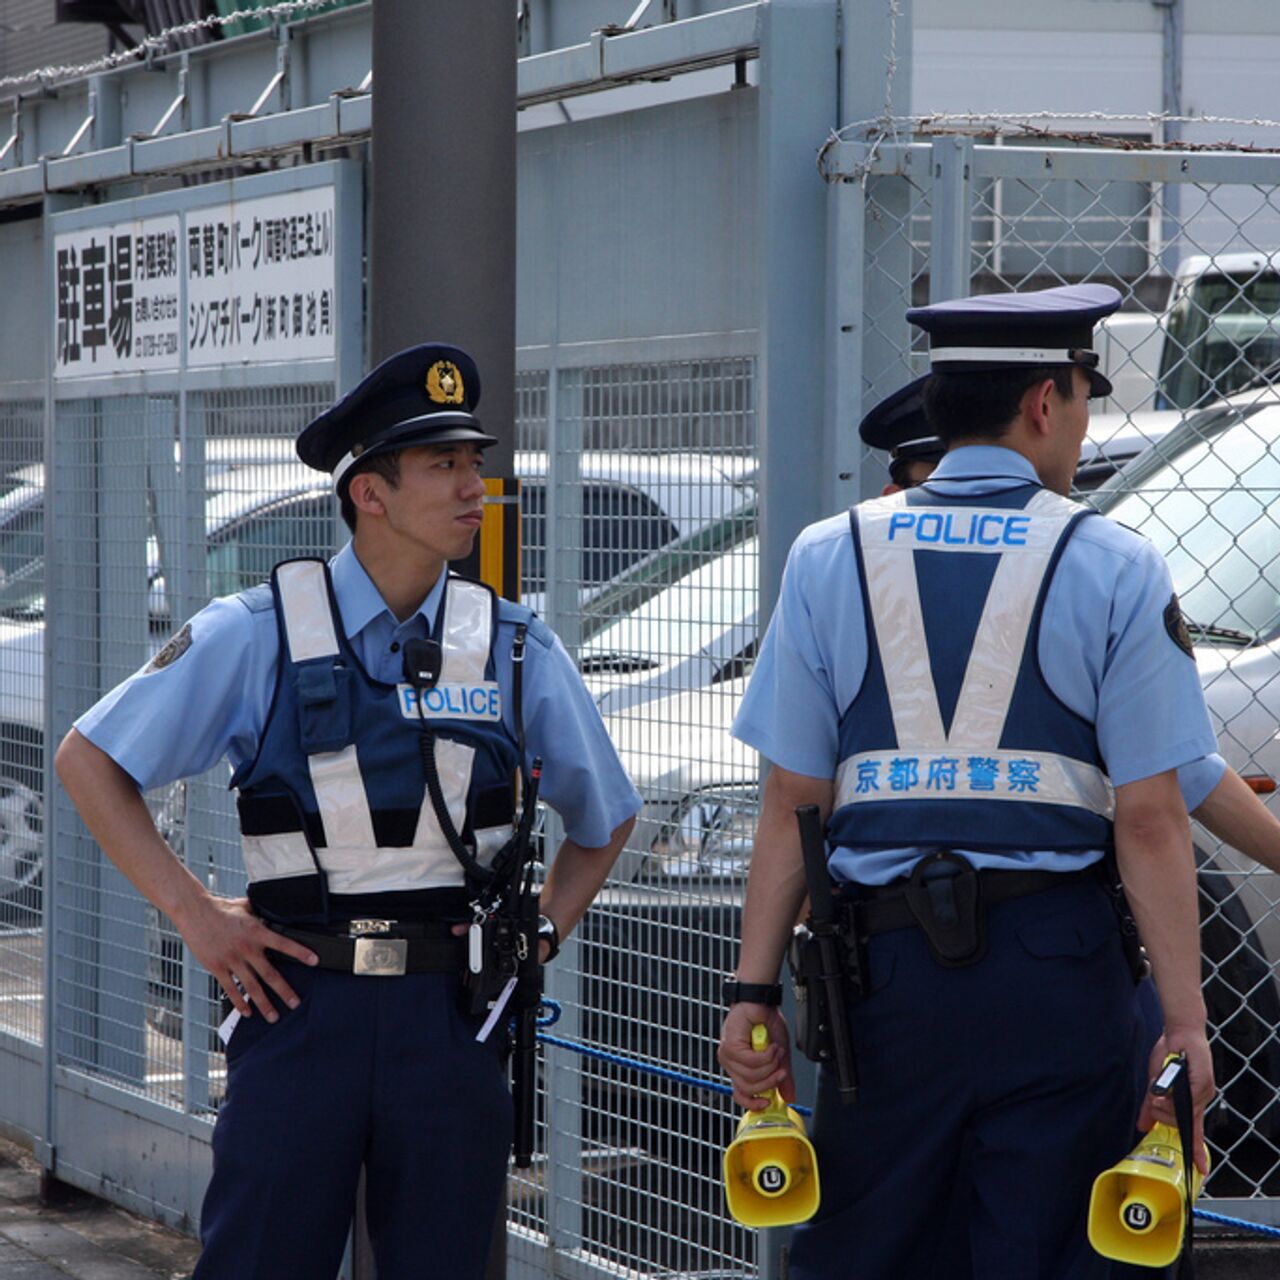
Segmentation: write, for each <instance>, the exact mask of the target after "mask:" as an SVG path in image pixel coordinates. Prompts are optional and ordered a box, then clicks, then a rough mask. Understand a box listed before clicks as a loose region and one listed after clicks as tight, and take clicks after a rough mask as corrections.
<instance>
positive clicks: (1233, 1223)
mask: <svg viewBox="0 0 1280 1280" xmlns="http://www.w3.org/2000/svg"><path fill="white" fill-rule="evenodd" d="M1193 1212H1194V1213H1195V1215H1196V1217H1197V1218H1203V1219H1204V1220H1205V1221H1206V1222H1217V1223H1220V1224H1221V1225H1223V1226H1225V1227H1243V1228H1244V1229H1245V1230H1246V1231H1256V1232H1257V1233H1258V1234H1259V1235H1260V1236H1273V1237H1275V1238H1276V1239H1277V1240H1280V1227H1267V1226H1263V1224H1262V1223H1261V1222H1246V1221H1245V1219H1243V1218H1228V1217H1227V1215H1226V1214H1225V1213H1214V1212H1213V1211H1212V1210H1211V1209H1195V1210H1193Z"/></svg>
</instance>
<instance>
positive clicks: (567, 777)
mask: <svg viewBox="0 0 1280 1280" xmlns="http://www.w3.org/2000/svg"><path fill="white" fill-rule="evenodd" d="M330 569H331V572H332V577H333V589H334V595H335V597H336V598H337V601H338V608H339V611H340V613H341V614H342V621H343V628H344V630H345V632H346V636H347V639H348V641H349V642H350V643H351V645H352V646H353V647H354V649H355V651H356V654H357V656H358V657H359V659H360V661H361V662H362V663H363V665H364V667H365V669H366V670H367V671H368V672H369V673H370V674H371V675H372V676H373V677H374V678H375V679H378V680H383V681H387V682H390V683H394V682H395V681H397V680H398V679H400V678H401V672H402V670H403V653H402V651H403V648H404V644H405V642H406V641H407V640H411V639H415V638H422V637H425V636H426V635H427V634H428V632H429V630H430V625H429V620H430V619H432V618H434V617H435V616H436V613H437V612H438V610H439V606H440V602H441V598H442V595H443V591H444V576H443V575H441V577H440V579H439V580H438V581H437V583H436V584H435V586H434V587H433V588H432V590H431V591H430V592H429V593H428V595H427V597H426V599H425V600H424V601H423V602H422V604H421V606H420V607H419V608H418V609H417V611H416V612H415V613H414V614H413V615H412V616H411V617H409V618H408V619H407V620H406V621H404V622H399V621H397V619H396V618H395V616H394V615H393V614H392V612H391V610H390V609H389V608H388V607H387V605H386V603H385V601H383V599H382V597H381V595H380V594H379V593H378V590H377V587H376V586H375V585H374V583H373V581H372V579H371V578H370V577H369V575H368V574H367V573H366V572H365V570H364V567H363V566H362V565H361V563H360V560H359V558H358V557H357V555H356V553H355V550H354V548H353V547H352V546H351V544H348V545H347V546H346V547H344V548H343V549H342V550H341V551H340V552H339V553H338V554H337V555H336V556H335V557H334V559H333V560H332V561H331V562H330ZM528 617H529V614H528V611H527V610H520V609H518V608H516V607H515V606H512V605H509V604H506V603H505V602H503V603H501V604H500V606H499V624H498V639H497V646H496V647H497V653H498V656H499V661H498V663H497V676H498V684H499V687H500V689H501V691H502V705H503V708H504V711H503V717H504V720H505V721H506V723H507V728H508V730H509V731H510V732H511V733H512V735H513V736H514V735H515V724H514V722H513V720H512V699H511V683H512V668H511V663H510V662H509V661H503V660H502V657H503V655H506V654H509V653H510V650H511V643H512V641H513V639H514V636H515V627H516V623H517V622H518V621H520V620H522V619H526V618H528ZM187 628H189V631H188V630H187ZM184 632H185V636H184ZM178 634H179V637H183V638H182V639H181V640H179V641H178V644H177V646H174V644H173V642H171V645H170V648H171V649H173V648H175V647H177V648H180V649H181V652H179V653H178V654H177V656H176V657H174V658H173V659H172V660H170V661H168V662H167V663H164V664H163V665H158V664H157V663H156V662H155V661H154V660H153V662H151V663H148V664H147V665H146V666H145V667H143V668H142V670H141V671H139V672H137V673H136V674H134V675H132V676H130V677H129V679H127V680H125V681H124V682H123V683H122V684H120V685H118V686H117V687H116V688H115V689H113V690H112V691H111V692H110V693H108V694H107V695H106V696H105V697H104V698H102V700H101V701H99V702H98V703H97V704H96V705H95V706H93V707H91V708H90V709H89V710H88V711H86V712H85V713H84V715H82V716H81V717H80V718H79V719H78V720H77V721H76V725H75V727H76V728H77V729H78V730H79V731H80V733H81V734H83V735H84V736H85V737H86V738H88V739H89V741H90V742H92V743H93V744H94V745H95V746H97V747H99V748H101V749H102V750H103V751H105V752H106V753H107V755H109V756H111V758H112V759H113V760H115V762H116V763H117V764H118V765H120V767H121V768H122V769H124V770H125V771H126V772H127V773H128V774H130V775H131V776H132V778H133V779H134V781H135V782H137V784H138V786H139V787H141V788H143V789H144V790H145V789H148V788H151V787H156V786H162V785H164V784H165V783H168V782H173V781H175V780H176V779H178V778H187V777H194V776H196V775H198V774H201V773H204V772H205V771H206V770H207V769H210V768H212V767H213V766H214V765H216V764H217V763H218V762H219V761H220V760H221V759H223V758H224V757H225V758H226V759H227V761H228V762H229V764H230V766H231V769H232V771H234V770H235V769H236V768H238V767H239V766H240V765H241V764H243V763H245V762H247V761H251V760H253V759H254V758H255V757H256V755H257V751H258V743H259V741H260V738H261V735H262V731H263V729H264V727H265V725H266V723H267V718H268V715H269V714H270V709H271V700H272V693H273V690H274V688H275V679H276V661H277V657H278V654H279V637H278V631H277V623H276V614H275V609H274V606H273V602H272V597H271V594H270V591H269V589H268V588H265V587H259V588H255V589H253V590H252V591H249V592H245V593H243V594H241V595H239V596H227V597H223V598H220V599H217V600H214V601H213V602H212V603H210V604H209V605H207V606H206V607H205V608H204V609H202V610H201V611H200V612H199V613H198V614H196V615H195V617H193V618H192V619H191V620H190V622H189V623H188V624H187V627H186V628H183V631H182V632H179V633H178ZM528 640H529V643H528V644H527V646H526V650H525V670H524V677H523V681H524V686H523V691H522V698H523V704H524V721H525V742H526V754H527V761H529V760H532V759H533V758H534V757H535V756H541V757H542V761H543V771H542V782H541V789H540V793H539V794H540V796H541V798H542V799H544V800H545V801H546V802H547V803H548V804H549V805H550V806H551V807H552V808H553V809H555V810H556V812H557V813H559V814H560V816H561V818H562V819H563V821H564V827H565V834H566V835H568V837H569V838H570V839H571V840H573V841H574V842H575V843H577V844H580V845H583V846H584V847H586V848H599V847H601V846H603V845H605V844H607V843H608V842H609V838H610V836H611V834H612V832H613V831H614V830H615V828H617V827H618V826H619V825H620V824H621V823H622V822H624V821H625V820H626V819H627V818H629V817H631V816H633V815H634V814H635V813H636V812H638V810H639V808H640V797H639V795H638V794H637V793H636V790H635V788H634V787H633V786H632V784H631V780H630V779H629V778H628V777H627V774H626V771H625V769H624V768H623V766H622V763H621V761H620V760H619V759H618V754H617V752H616V750H615V749H614V747H613V743H612V742H611V741H610V739H609V735H608V733H607V732H606V730H605V727H604V724H603V722H602V721H601V719H600V713H599V712H598V711H597V709H596V706H595V703H594V702H593V701H592V699H591V695H590V694H589V693H588V692H587V689H586V687H585V686H584V685H583V683H582V679H581V677H580V676H579V674H578V671H577V669H576V668H575V667H574V665H573V662H572V660H571V659H570V658H569V655H568V653H567V652H566V651H565V648H564V646H563V645H562V644H561V643H560V641H559V639H558V638H557V637H556V636H555V635H554V634H553V633H552V632H551V631H550V629H549V628H548V627H547V626H546V625H545V624H544V623H542V622H541V621H540V620H539V619H537V618H533V619H532V621H531V622H530V624H529V631H528Z"/></svg>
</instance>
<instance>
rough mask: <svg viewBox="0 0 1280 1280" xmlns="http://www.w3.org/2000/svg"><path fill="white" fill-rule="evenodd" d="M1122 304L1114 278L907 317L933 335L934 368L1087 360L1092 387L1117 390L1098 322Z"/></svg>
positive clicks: (965, 301) (970, 369) (1094, 391)
mask: <svg viewBox="0 0 1280 1280" xmlns="http://www.w3.org/2000/svg"><path fill="white" fill-rule="evenodd" d="M1119 306H1120V294H1119V292H1118V291H1117V290H1115V289H1113V288H1112V287H1111V286H1110V285H1105V284H1074V285H1063V286H1061V287H1060V288H1057V289H1040V290H1038V291H1036V292H1031V293H990V294H983V295H981V296H979V297H974V298H956V299H954V300H953V301H951V302H935V303H934V304H933V305H932V306H928V307H913V308H912V309H911V310H910V311H908V312H907V319H908V320H909V321H911V323H912V324H914V325H918V326H919V327H920V328H921V329H923V330H924V331H925V332H926V333H927V334H928V335H929V364H930V367H931V368H932V370H933V372H934V373H974V372H981V371H982V370H985V369H1016V368H1018V367H1019V366H1021V365H1079V366H1080V367H1081V368H1082V369H1083V370H1084V372H1085V373H1086V374H1088V376H1089V394H1090V395H1091V396H1107V395H1110V394H1111V383H1110V382H1109V381H1108V380H1107V378H1105V377H1104V376H1103V375H1102V374H1101V373H1099V372H1098V353H1097V352H1096V351H1094V350H1093V326H1094V324H1095V323H1096V322H1097V321H1098V320H1101V319H1102V317H1103V316H1109V315H1110V314H1111V313H1112V312H1113V311H1115V310H1116V309H1117V308H1118V307H1119Z"/></svg>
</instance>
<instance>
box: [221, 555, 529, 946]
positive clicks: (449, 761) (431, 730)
mask: <svg viewBox="0 0 1280 1280" xmlns="http://www.w3.org/2000/svg"><path fill="white" fill-rule="evenodd" d="M271 586H272V591H273V594H274V597H275V605H276V617H277V620H278V622H279V627H280V661H279V665H278V671H277V678H276V689H275V695H274V700H273V702H272V707H271V712H270V714H269V716H268V718H267V723H266V725H265V727H264V729H263V733H262V738H261V742H260V745H259V750H258V755H257V758H256V759H255V760H254V761H252V763H250V764H247V765H244V766H241V768H240V769H238V770H237V771H236V774H235V776H234V777H233V778H232V780H231V783H232V786H234V787H237V788H238V789H239V792H240V795H239V798H238V807H239V811H240V831H241V841H242V845H243V848H244V864H245V869H246V871H247V872H248V876H249V897H250V899H251V900H252V901H253V902H254V904H255V906H256V907H257V908H258V909H259V910H260V911H261V912H262V913H263V914H264V915H266V916H268V917H272V918H275V919H278V920H282V921H294V922H305V921H308V920H316V919H318V918H323V917H324V916H325V915H326V914H327V913H328V912H329V911H332V912H333V914H334V915H335V916H337V917H338V918H342V908H341V896H342V895H347V896H348V898H349V899H352V898H353V896H358V898H359V903H360V908H359V914H362V915H363V914H374V913H373V912H372V911H371V910H370V903H369V902H368V896H369V895H378V894H384V893H387V894H392V893H394V894H400V893H405V892H409V893H413V892H414V891H420V890H434V889H450V888H458V887H460V886H462V884H463V868H462V865H461V864H460V862H459V860H458V858H457V857H456V856H455V854H454V852H453V850H452V849H451V847H450V844H449V840H448V838H447V835H446V832H445V830H444V829H442V825H441V822H440V820H439V818H438V817H437V813H436V809H435V806H434V805H433V803H432V800H431V797H430V795H429V794H428V793H427V788H426V784H425V772H424V763H423V753H422V747H423V738H424V735H427V734H429V735H430V736H431V737H432V738H433V739H434V751H435V761H436V767H437V772H438V774H439V778H440V784H441V791H442V793H443V798H444V801H445V808H446V812H447V813H448V815H449V818H450V819H451V822H452V825H453V827H454V830H455V832H456V833H457V834H458V835H459V836H461V838H462V841H463V843H464V845H466V846H467V848H468V850H469V851H470V852H471V853H473V854H474V855H475V856H476V857H477V859H478V860H479V861H480V863H481V864H482V865H487V864H488V863H489V862H491V861H492V859H493V856H494V855H495V854H496V853H497V852H498V850H499V849H501V848H502V846H503V845H504V844H505V843H506V842H507V841H508V840H510V839H511V836H512V818H513V811H514V780H515V775H516V771H517V767H518V748H517V745H516V741H515V739H514V738H513V736H512V735H511V734H510V733H509V732H508V730H507V729H506V727H505V726H504V724H503V722H502V696H501V693H500V691H499V687H498V684H497V681H496V680H495V678H494V670H495V666H494V642H495V640H496V637H497V616H498V614H497V598H496V597H495V595H494V594H493V592H492V591H491V590H490V589H489V588H488V587H486V586H484V585H482V584H481V583H478V582H471V581H469V580H468V579H466V578H460V577H457V576H454V575H450V576H449V578H448V580H447V582H446V583H445V591H444V602H443V605H442V606H441V611H440V617H439V619H438V621H437V624H436V626H435V628H434V629H433V632H432V635H433V638H435V639H436V640H438V641H439V643H440V646H441V651H442V659H443V660H442V665H441V670H440V675H439V678H438V679H437V681H436V682H435V684H434V686H433V687H432V688H430V689H429V690H426V691H424V692H423V694H422V705H421V708H420V707H419V695H418V693H417V692H416V691H415V690H414V688H413V686H412V685H411V684H409V683H407V682H406V683H401V684H385V683H383V682H382V681H379V680H375V679H374V678H373V677H372V676H371V675H369V673H368V672H367V671H366V670H365V669H364V667H363V666H362V665H361V663H360V660H359V658H358V657H357V656H356V654H355V652H354V650H353V649H352V648H351V646H350V644H349V643H348V642H347V638H346V634H345V631H344V630H343V626H342V618H341V615H340V613H339V612H338V607H337V602H336V601H335V599H334V596H333V586H332V583H331V582H330V579H329V568H328V565H326V564H325V563H324V561H322V560H313V559H299V560H287V561H285V562H284V563H282V564H279V565H277V566H276V568H275V570H274V571H273V573H272V577H271ZM335 896H337V899H338V900H337V901H336V902H335V901H334V899H335ZM401 901H404V900H403V899H401ZM386 914H387V915H388V916H391V917H394V916H395V914H396V912H395V910H394V909H389V910H388V911H387V913H386Z"/></svg>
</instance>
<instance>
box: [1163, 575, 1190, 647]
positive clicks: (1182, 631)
mask: <svg viewBox="0 0 1280 1280" xmlns="http://www.w3.org/2000/svg"><path fill="white" fill-rule="evenodd" d="M1164 629H1165V630H1166V631H1167V632H1168V633H1169V639H1170V640H1172V641H1173V643H1174V644H1176V645H1177V646H1178V648H1179V649H1181V650H1182V652H1183V653H1185V654H1186V655H1187V657H1188V658H1191V659H1192V660H1193V661H1194V660H1195V656H1196V654H1195V649H1194V648H1193V647H1192V644H1191V632H1190V631H1189V630H1188V629H1187V620H1186V618H1184V617H1183V616H1182V606H1181V605H1180V604H1179V603H1178V593H1177V592H1176V591H1175V592H1174V593H1173V595H1171V596H1170V597H1169V603H1168V604H1167V605H1165V607H1164Z"/></svg>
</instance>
